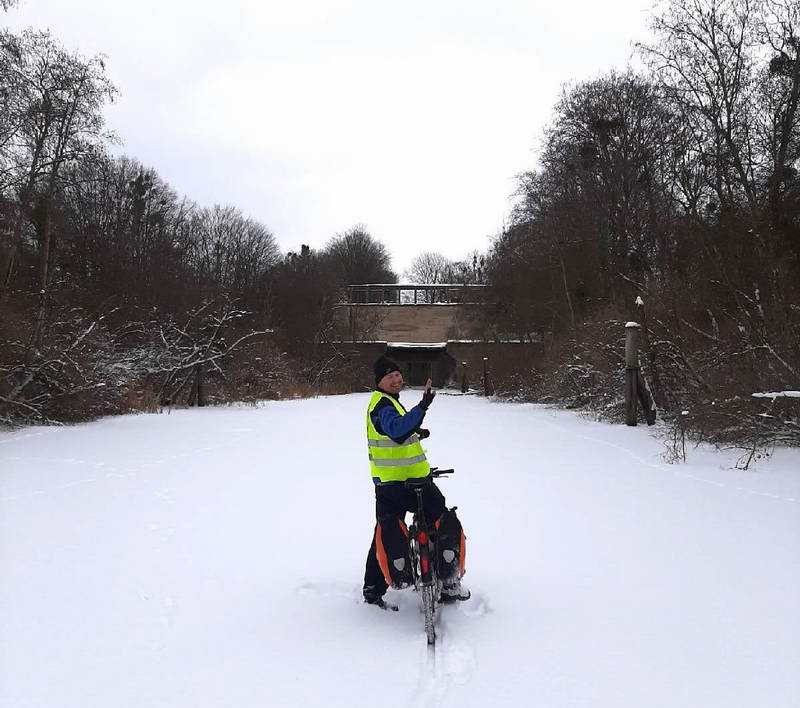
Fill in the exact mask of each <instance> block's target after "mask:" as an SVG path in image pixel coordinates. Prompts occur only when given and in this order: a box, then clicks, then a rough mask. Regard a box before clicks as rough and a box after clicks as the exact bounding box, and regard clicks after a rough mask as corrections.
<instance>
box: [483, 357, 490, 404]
mask: <svg viewBox="0 0 800 708" xmlns="http://www.w3.org/2000/svg"><path fill="white" fill-rule="evenodd" d="M483 395H484V396H491V395H492V394H491V393H490V392H489V357H488V356H485V357H483Z"/></svg>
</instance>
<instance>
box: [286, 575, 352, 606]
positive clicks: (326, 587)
mask: <svg viewBox="0 0 800 708" xmlns="http://www.w3.org/2000/svg"><path fill="white" fill-rule="evenodd" d="M295 589H296V591H297V593H298V594H300V595H306V596H309V595H311V596H315V597H343V598H346V599H348V600H353V601H354V602H360V601H361V592H360V590H359V588H358V587H356V586H354V585H351V584H349V583H337V582H328V581H324V580H309V581H306V582H305V583H302V584H301V585H298V586H297V588H295Z"/></svg>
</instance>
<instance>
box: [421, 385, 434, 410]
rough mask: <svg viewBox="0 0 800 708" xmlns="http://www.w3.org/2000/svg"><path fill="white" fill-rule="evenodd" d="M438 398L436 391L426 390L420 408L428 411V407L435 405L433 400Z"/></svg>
mask: <svg viewBox="0 0 800 708" xmlns="http://www.w3.org/2000/svg"><path fill="white" fill-rule="evenodd" d="M435 396H436V391H434V390H433V389H432V388H426V389H425V393H423V394H422V400H421V401H420V402H419V406H420V408H422V410H424V411H426V410H428V406H430V404H431V403H433V399H434V397H435Z"/></svg>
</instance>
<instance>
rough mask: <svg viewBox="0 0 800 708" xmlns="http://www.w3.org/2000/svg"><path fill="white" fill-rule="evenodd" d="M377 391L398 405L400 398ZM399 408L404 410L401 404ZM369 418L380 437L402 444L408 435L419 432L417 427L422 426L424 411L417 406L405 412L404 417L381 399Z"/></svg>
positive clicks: (388, 402)
mask: <svg viewBox="0 0 800 708" xmlns="http://www.w3.org/2000/svg"><path fill="white" fill-rule="evenodd" d="M378 390H380V391H381V393H384V394H386V395H387V396H391V397H392V398H394V400H395V401H397V402H398V403H400V396H395V395H393V394H391V393H386V391H383V390H382V389H378ZM400 407H401V408H403V410H405V408H404V407H403V404H402V403H400ZM370 418H372V424H373V425H374V426H375V430H377V431H378V432H379V433H381V435H386V436H388V437H390V438H391V439H392V440H394V441H395V442H396V443H403V442H405V440H406V438H408V436H409V435H412V434H413V433H416V432H417V431H418V430H419V426H420V425H422V421H423V420H424V419H425V409H424V408H422V407H421V406H420V405H419V404H417V405H416V406H414V407H413V408H412V409H411V410H410V411H407V412H406V413H405V415H400V414H399V413H398V412H397V409H396V408H395V407H394V406H393V405H392V404H391V401H387V400H386V399H385V398H382V399H381V400H380V401H378V405H377V406H375V408H373V410H372V414H371V415H370Z"/></svg>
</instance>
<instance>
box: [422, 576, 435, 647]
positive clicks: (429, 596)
mask: <svg viewBox="0 0 800 708" xmlns="http://www.w3.org/2000/svg"><path fill="white" fill-rule="evenodd" d="M422 611H423V613H424V614H425V634H426V635H427V637H428V645H433V644H435V643H436V627H435V626H434V623H433V622H434V619H435V618H436V600H435V598H434V593H433V586H432V585H423V587H422Z"/></svg>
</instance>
